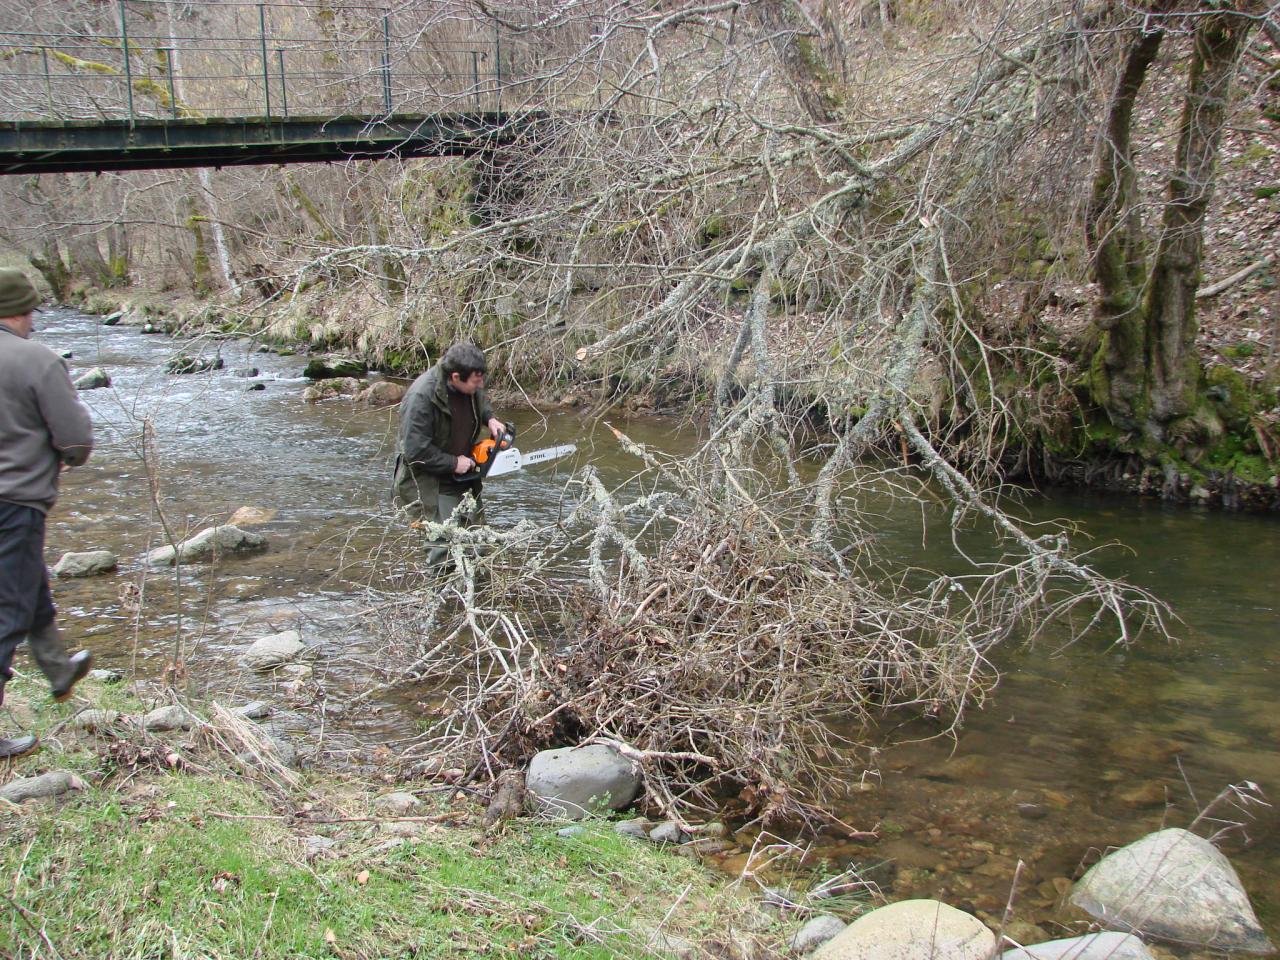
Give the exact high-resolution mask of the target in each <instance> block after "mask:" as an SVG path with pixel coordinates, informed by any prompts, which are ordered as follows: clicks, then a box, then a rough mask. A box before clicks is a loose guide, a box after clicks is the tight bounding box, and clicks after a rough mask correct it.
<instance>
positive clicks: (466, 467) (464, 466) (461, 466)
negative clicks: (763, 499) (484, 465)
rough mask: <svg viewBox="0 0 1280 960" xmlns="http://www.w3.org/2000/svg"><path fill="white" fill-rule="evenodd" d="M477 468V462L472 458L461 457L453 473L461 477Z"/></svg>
mask: <svg viewBox="0 0 1280 960" xmlns="http://www.w3.org/2000/svg"><path fill="white" fill-rule="evenodd" d="M475 466H476V462H475V461H474V460H472V459H471V458H470V457H459V458H458V462H457V463H455V464H454V465H453V472H454V473H456V474H458V475H459V476H461V475H462V474H464V473H470V472H471V471H472V470H474V469H475Z"/></svg>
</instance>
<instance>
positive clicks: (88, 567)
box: [53, 550, 119, 577]
mask: <svg viewBox="0 0 1280 960" xmlns="http://www.w3.org/2000/svg"><path fill="white" fill-rule="evenodd" d="M118 564H119V561H118V560H117V559H116V555H115V554H114V553H112V552H111V551H110V550H87V551H85V552H83V553H64V554H63V555H62V559H61V560H59V561H58V562H57V563H55V564H54V565H53V575H54V576H55V577H93V576H97V575H98V574H100V573H110V572H111V571H112V570H114V569H115V568H116V567H117V566H118Z"/></svg>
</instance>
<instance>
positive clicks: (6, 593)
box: [0, 501, 93, 700]
mask: <svg viewBox="0 0 1280 960" xmlns="http://www.w3.org/2000/svg"><path fill="white" fill-rule="evenodd" d="M54 616H55V612H54V607H53V597H52V596H51V594H50V592H49V571H48V570H47V569H46V568H45V565H44V514H43V513H41V512H40V511H39V510H37V509H35V508H34V507H23V506H19V505H18V504H13V503H4V502H2V501H0V700H2V699H3V696H4V694H3V692H2V691H3V689H4V684H5V683H7V682H8V680H9V678H10V677H11V676H13V670H12V664H13V654H14V651H15V650H17V648H18V644H20V643H22V641H23V640H24V639H25V640H26V641H27V643H28V644H29V645H30V647H31V654H32V656H33V657H35V661H36V664H37V665H38V666H39V667H40V672H41V673H43V674H44V675H45V678H46V679H47V680H48V681H49V689H50V692H51V693H52V694H53V698H54V699H55V700H63V699H65V698H66V697H68V696H70V695H71V688H72V687H74V686H75V685H76V683H77V682H78V681H79V680H81V679H82V678H83V677H84V676H85V674H87V673H88V672H89V667H90V665H91V664H92V661H93V657H92V656H91V655H90V654H89V652H88V651H87V650H82V651H81V652H80V653H77V654H76V655H75V656H73V657H68V656H67V647H66V644H65V643H64V642H63V640H62V631H61V630H59V629H58V624H57V622H56V621H55V620H54Z"/></svg>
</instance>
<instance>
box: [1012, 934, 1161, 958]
mask: <svg viewBox="0 0 1280 960" xmlns="http://www.w3.org/2000/svg"><path fill="white" fill-rule="evenodd" d="M1000 960H1154V958H1153V957H1152V955H1151V951H1150V950H1148V949H1147V945H1146V944H1145V943H1143V942H1142V941H1141V940H1139V939H1138V938H1137V937H1135V936H1134V935H1133V934H1131V933H1117V932H1116V931H1114V930H1107V931H1104V932H1102V933H1090V934H1086V935H1085V936H1083V937H1068V938H1066V939H1064V940H1047V941H1045V942H1044V943H1036V944H1033V945H1031V946H1029V947H1019V948H1017V949H1015V950H1006V951H1005V952H1004V953H1002V954H1000Z"/></svg>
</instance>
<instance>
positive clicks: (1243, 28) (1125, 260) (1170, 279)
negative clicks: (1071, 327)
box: [1087, 11, 1254, 452]
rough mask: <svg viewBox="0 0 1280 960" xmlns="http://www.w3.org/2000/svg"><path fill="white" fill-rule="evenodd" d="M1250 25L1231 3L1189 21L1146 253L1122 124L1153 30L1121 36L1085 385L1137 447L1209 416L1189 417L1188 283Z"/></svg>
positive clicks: (1099, 175)
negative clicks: (1167, 159)
mask: <svg viewBox="0 0 1280 960" xmlns="http://www.w3.org/2000/svg"><path fill="white" fill-rule="evenodd" d="M1156 12H1159V11H1156ZM1253 24H1254V20H1253V19H1251V18H1249V17H1247V16H1244V15H1241V14H1240V13H1237V12H1221V13H1212V14H1209V15H1206V16H1202V17H1201V19H1200V20H1199V21H1198V23H1197V24H1196V32H1195V45H1194V52H1193V56H1192V60H1191V66H1190V70H1189V73H1188V76H1187V85H1186V92H1185V96H1184V100H1183V112H1182V120H1181V124H1180V128H1179V137H1178V151H1177V162H1176V166H1175V170H1174V174H1173V176H1172V178H1171V179H1170V183H1169V189H1168V200H1167V201H1166V203H1165V204H1164V207H1163V211H1162V218H1161V220H1162V222H1161V230H1160V236H1159V239H1158V242H1157V244H1156V252H1155V255H1154V257H1150V258H1149V257H1148V246H1149V244H1148V243H1147V242H1146V240H1145V238H1144V236H1143V231H1142V225H1141V222H1140V219H1139V216H1138V213H1137V210H1138V204H1139V202H1140V196H1139V190H1138V183H1137V176H1136V173H1135V171H1134V167H1133V162H1132V145H1131V132H1130V128H1131V124H1132V119H1133V109H1134V105H1135V103H1136V101H1137V98H1138V94H1139V92H1140V91H1141V89H1142V84H1143V81H1144V80H1145V78H1146V74H1147V69H1148V68H1149V67H1150V65H1151V63H1152V61H1153V60H1154V59H1155V56H1156V54H1157V52H1158V51H1159V48H1160V43H1161V39H1162V36H1161V32H1160V31H1159V30H1155V31H1152V32H1144V33H1142V34H1140V35H1139V36H1137V37H1136V38H1135V39H1134V40H1133V42H1132V44H1131V45H1130V47H1129V50H1128V53H1127V55H1126V60H1125V65H1124V69H1123V71H1122V73H1121V76H1120V79H1119V81H1118V82H1117V84H1116V89H1115V91H1114V93H1113V95H1112V99H1111V104H1110V108H1109V110H1108V116H1107V124H1106V128H1105V131H1104V133H1103V137H1102V140H1101V142H1100V146H1099V149H1098V155H1097V160H1096V164H1097V167H1096V173H1095V177H1094V189H1093V197H1092V200H1091V204H1090V209H1089V217H1088V224H1087V232H1088V237H1089V242H1090V247H1091V249H1092V251H1093V255H1094V276H1095V279H1096V280H1097V281H1098V286H1099V289H1100V293H1101V296H1100V299H1099V302H1098V306H1097V309H1096V312H1095V315H1094V323H1095V331H1096V334H1097V336H1096V344H1097V346H1096V349H1095V353H1094V356H1093V360H1092V365H1091V368H1090V377H1089V384H1090V390H1091V393H1092V396H1093V399H1094V401H1095V403H1096V404H1097V405H1098V407H1099V408H1100V409H1101V410H1102V411H1104V412H1105V414H1106V415H1107V417H1108V418H1109V419H1110V420H1111V422H1112V423H1113V424H1114V425H1115V426H1116V427H1117V428H1119V429H1120V430H1122V431H1125V432H1126V433H1128V434H1129V435H1130V441H1131V442H1132V444H1133V445H1134V446H1135V447H1137V448H1138V449H1140V450H1145V451H1147V452H1151V450H1152V448H1153V445H1159V444H1166V443H1170V442H1173V443H1176V444H1179V445H1181V444H1183V443H1188V442H1189V443H1195V442H1197V441H1198V440H1200V439H1202V435H1203V434H1204V433H1205V431H1206V430H1207V429H1208V428H1209V424H1208V422H1207V421H1208V420H1212V417H1211V416H1210V417H1207V418H1206V417H1200V416H1198V414H1199V413H1200V412H1201V408H1202V407H1203V404H1202V399H1203V398H1202V390H1203V376H1202V371H1201V366H1200V360H1199V356H1198V354H1197V352H1196V345H1195V341H1196V333H1197V330H1198V324H1197V319H1196V304H1195V294H1196V288H1197V287H1198V286H1199V283H1200V267H1201V263H1202V260H1203V250H1204V221H1205V214H1206V212H1207V209H1208V205H1209V200H1210V198H1211V196H1212V194H1213V185H1214V172H1215V162H1216V159H1217V154H1218V146H1219V142H1220V140H1221V135H1222V128H1223V125H1224V123H1225V122H1226V116H1227V101H1228V96H1229V93H1230V87H1231V80H1232V78H1233V76H1234V74H1235V71H1236V67H1237V64H1238V62H1239V59H1240V54H1241V51H1242V50H1243V48H1244V41H1245V38H1246V37H1247V36H1248V33H1249V30H1250V29H1251V28H1252V27H1253Z"/></svg>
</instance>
